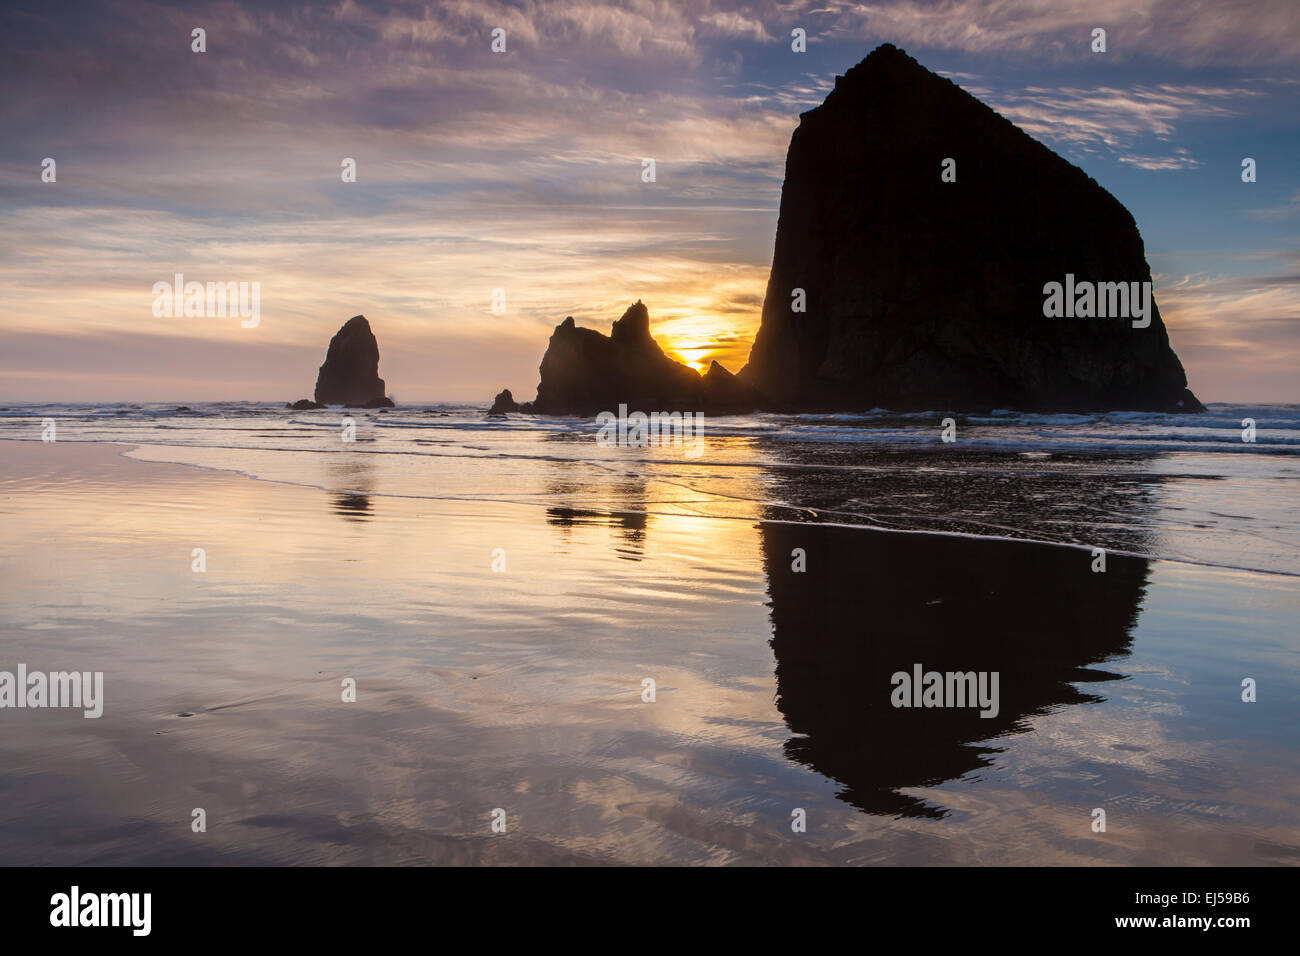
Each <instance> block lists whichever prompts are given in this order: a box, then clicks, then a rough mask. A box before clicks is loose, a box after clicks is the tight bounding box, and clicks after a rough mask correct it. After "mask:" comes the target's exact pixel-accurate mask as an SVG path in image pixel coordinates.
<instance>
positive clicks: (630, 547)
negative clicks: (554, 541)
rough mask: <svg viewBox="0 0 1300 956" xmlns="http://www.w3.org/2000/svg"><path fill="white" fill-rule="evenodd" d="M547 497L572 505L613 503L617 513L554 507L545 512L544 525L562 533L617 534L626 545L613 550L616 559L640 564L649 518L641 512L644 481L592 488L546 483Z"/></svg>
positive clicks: (562, 482)
mask: <svg viewBox="0 0 1300 956" xmlns="http://www.w3.org/2000/svg"><path fill="white" fill-rule="evenodd" d="M547 494H548V495H550V496H551V497H553V498H559V499H568V500H570V501H574V502H586V501H591V500H592V499H593V498H595V499H598V500H607V501H610V502H613V503H614V504H615V506H616V508H618V510H601V509H598V508H592V507H584V506H570V505H556V506H553V507H550V508H547V509H546V523H547V524H549V525H550V526H551V527H553V528H560V529H562V530H568V529H570V528H580V527H584V526H593V525H594V526H605V527H608V528H610V529H611V530H613V531H615V532H617V533H618V534H619V536H620V537H621V538H622V539H623V542H624V544H625V545H626V547H619V548H616V549H615V551H616V553H617V555H618V557H620V558H623V559H624V560H627V561H640V560H641V559H642V558H643V557H644V556H645V536H646V528H647V527H648V525H649V515H648V514H647V513H646V511H645V508H646V487H645V482H644V481H641V480H637V479H634V480H628V481H621V482H613V483H610V482H603V483H601V484H599V485H593V484H590V483H586V482H581V481H576V480H568V479H566V480H555V481H550V482H548V484H547Z"/></svg>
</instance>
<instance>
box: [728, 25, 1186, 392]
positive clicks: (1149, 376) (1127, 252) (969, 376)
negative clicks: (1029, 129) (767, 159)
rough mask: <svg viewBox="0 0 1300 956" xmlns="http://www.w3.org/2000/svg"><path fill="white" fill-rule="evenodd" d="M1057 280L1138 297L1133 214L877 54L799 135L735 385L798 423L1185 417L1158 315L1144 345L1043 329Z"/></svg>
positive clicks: (1071, 322)
mask: <svg viewBox="0 0 1300 956" xmlns="http://www.w3.org/2000/svg"><path fill="white" fill-rule="evenodd" d="M949 159H951V160H953V161H954V162H955V166H951V167H950V168H951V169H952V172H953V173H955V181H950V182H949V181H944V178H943V177H942V175H941V174H942V171H943V169H944V165H945V160H949ZM951 175H952V174H951V173H950V177H951ZM1067 275H1070V276H1073V281H1074V282H1075V283H1084V282H1089V283H1102V282H1106V283H1119V282H1125V283H1134V282H1136V283H1143V282H1149V281H1150V279H1151V269H1150V267H1149V266H1148V265H1147V262H1146V255H1145V251H1144V249H1143V245H1142V237H1141V236H1140V235H1139V233H1138V229H1137V225H1136V223H1135V222H1134V220H1133V217H1132V215H1131V214H1130V213H1129V212H1128V210H1127V209H1125V208H1124V206H1122V205H1121V204H1120V203H1119V201H1118V200H1117V199H1115V197H1114V196H1112V195H1111V194H1110V193H1108V192H1107V191H1106V190H1105V189H1103V188H1102V187H1101V186H1099V185H1098V184H1097V183H1096V182H1095V181H1094V180H1093V179H1091V178H1090V177H1089V176H1088V175H1087V174H1086V173H1084V172H1083V171H1082V170H1081V169H1079V168H1078V167H1076V166H1073V165H1071V164H1070V163H1069V162H1067V161H1066V160H1064V159H1062V158H1061V157H1060V156H1057V155H1056V154H1055V153H1053V152H1052V151H1051V150H1050V149H1048V148H1047V147H1046V146H1044V145H1042V144H1041V143H1039V142H1037V141H1036V140H1034V139H1032V138H1031V137H1030V136H1028V135H1027V134H1026V133H1024V132H1023V131H1022V130H1020V129H1019V128H1017V127H1016V126H1014V125H1013V124H1012V123H1011V122H1009V121H1008V120H1006V119H1004V118H1003V117H1001V116H999V115H998V114H997V113H995V112H993V110H991V109H989V108H988V107H987V106H985V105H984V104H983V103H981V102H980V101H979V100H977V99H975V97H973V96H971V95H970V94H968V93H966V92H965V91H964V90H962V89H961V88H960V87H958V86H956V85H955V84H954V83H952V82H951V81H949V80H946V79H944V78H942V77H940V76H936V75H935V74H933V73H931V72H930V71H929V70H927V69H925V68H924V67H922V66H921V65H920V64H918V63H917V62H916V61H915V60H913V59H912V58H911V57H909V56H907V54H905V53H904V52H903V51H901V50H899V49H897V48H896V47H894V46H892V45H890V44H885V45H883V46H881V47H879V48H878V49H876V50H875V51H873V52H872V53H871V54H870V55H869V56H868V57H867V58H866V59H864V60H863V61H862V62H861V63H859V64H858V65H857V66H855V67H853V68H852V69H851V70H849V71H848V73H847V74H845V75H844V76H842V77H837V78H836V84H835V88H834V89H833V90H832V91H831V93H830V94H829V95H828V96H827V97H826V101H825V102H824V103H823V104H822V105H821V106H819V107H816V108H815V109H812V110H810V111H808V112H807V113H804V114H803V115H802V116H801V118H800V123H799V127H798V128H797V129H796V130H795V132H794V136H793V138H792V139H791V141H790V150H789V153H788V155H787V158H786V173H785V185H784V188H783V189H782V193H781V211H780V219H779V221H778V225H777V232H776V249H775V254H774V256H773V261H772V272H771V276H770V278H769V280H768V285H767V296H766V299H765V301H764V303H763V317H762V325H761V327H760V329H759V332H758V335H757V338H756V340H755V342H754V347H753V350H752V352H751V354H750V359H749V364H748V365H747V366H746V367H745V368H744V369H743V370H742V371H741V373H740V376H739V377H740V379H741V380H742V381H744V382H746V383H748V384H749V385H751V386H753V387H755V388H757V389H759V390H760V391H762V392H763V393H764V394H765V395H767V396H768V397H769V398H770V399H771V400H772V404H773V405H774V406H775V407H777V408H786V409H793V410H799V411H819V410H826V411H830V410H851V409H868V408H872V407H877V406H879V407H886V408H891V409H900V410H923V409H945V410H954V411H961V410H978V409H989V408H1013V409H1021V410H1031V411H1032V410H1038V411H1101V410H1112V409H1133V410H1162V411H1200V410H1201V405H1200V403H1199V402H1198V401H1197V400H1196V398H1195V397H1194V396H1193V395H1192V393H1191V392H1190V391H1188V390H1187V379H1186V376H1185V374H1184V373H1183V367H1182V364H1181V363H1180V362H1179V361H1178V357H1177V356H1176V355H1175V354H1174V352H1173V349H1172V348H1170V345H1169V336H1168V334H1167V333H1166V331H1165V327H1164V323H1163V322H1162V321H1161V319H1160V314H1159V312H1158V311H1157V310H1156V308H1155V302H1154V298H1151V299H1150V300H1149V301H1150V325H1149V326H1148V327H1146V328H1134V327H1133V324H1132V322H1130V321H1129V320H1128V319H1126V318H1122V317H1120V318H1048V317H1046V316H1045V315H1044V300H1045V298H1046V296H1045V291H1044V287H1045V286H1046V285H1047V284H1048V283H1051V282H1057V283H1062V284H1063V285H1064V284H1065V283H1066V281H1067V280H1066V276H1067ZM796 289H802V290H803V297H804V300H805V301H804V305H805V311H795V310H794V308H793V307H794V306H795V305H797V304H798V302H797V300H796V296H797V293H796V292H795V291H794V290H796Z"/></svg>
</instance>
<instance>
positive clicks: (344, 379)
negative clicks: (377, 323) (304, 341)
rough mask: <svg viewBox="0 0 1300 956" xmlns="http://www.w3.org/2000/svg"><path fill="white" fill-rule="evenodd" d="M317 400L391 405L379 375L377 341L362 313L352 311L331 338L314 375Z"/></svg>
mask: <svg viewBox="0 0 1300 956" xmlns="http://www.w3.org/2000/svg"><path fill="white" fill-rule="evenodd" d="M316 401H317V402H318V403H319V404H321V405H347V406H350V407H353V408H392V407H393V402H392V400H391V399H389V398H388V397H387V396H385V394H384V380H383V379H382V378H380V377H379V343H378V342H376V341H375V335H374V333H373V332H371V331H370V323H369V322H367V321H366V317H365V316H364V315H354V316H353V317H352V318H350V319H348V320H347V322H345V323H343V328H341V329H339V330H338V332H336V333H335V335H334V338H332V339H330V346H329V351H328V352H326V353H325V364H324V365H322V366H321V367H320V374H319V375H317V377H316Z"/></svg>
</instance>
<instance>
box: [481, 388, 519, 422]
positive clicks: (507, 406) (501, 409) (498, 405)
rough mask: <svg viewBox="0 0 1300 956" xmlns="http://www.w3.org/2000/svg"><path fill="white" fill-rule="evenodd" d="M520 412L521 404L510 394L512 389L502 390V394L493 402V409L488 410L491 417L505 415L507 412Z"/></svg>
mask: <svg viewBox="0 0 1300 956" xmlns="http://www.w3.org/2000/svg"><path fill="white" fill-rule="evenodd" d="M517 411H519V403H518V402H516V401H515V397H514V396H513V395H511V394H510V389H508V388H507V389H502V391H501V393H500V394H499V395H497V397H496V398H495V399H493V400H492V407H491V408H490V409H488V414H489V415H504V414H505V413H506V412H517Z"/></svg>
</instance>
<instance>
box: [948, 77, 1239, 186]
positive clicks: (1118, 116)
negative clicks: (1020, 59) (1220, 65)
mask: <svg viewBox="0 0 1300 956" xmlns="http://www.w3.org/2000/svg"><path fill="white" fill-rule="evenodd" d="M969 92H971V93H972V94H974V95H976V96H978V97H980V98H981V99H983V100H984V101H985V102H987V103H988V104H989V105H990V106H992V107H994V109H996V110H997V111H998V112H999V113H1001V114H1002V115H1003V116H1005V117H1007V119H1009V120H1011V121H1012V122H1014V123H1015V124H1016V125H1018V126H1019V127H1020V128H1021V129H1023V130H1025V132H1027V133H1029V134H1030V135H1031V136H1034V137H1036V138H1038V139H1041V140H1044V141H1046V142H1049V143H1056V144H1060V145H1064V146H1072V147H1075V148H1078V149H1081V150H1084V151H1102V152H1105V153H1109V154H1112V155H1114V156H1115V157H1116V158H1117V159H1118V160H1119V161H1120V162H1123V163H1127V164H1129V165H1132V166H1136V167H1138V168H1141V169H1187V168H1192V167H1195V166H1198V165H1200V163H1199V161H1198V160H1197V159H1195V158H1194V157H1193V156H1191V154H1190V153H1189V152H1188V150H1187V149H1186V148H1184V147H1171V149H1170V152H1169V153H1168V154H1167V155H1165V156H1148V155H1142V154H1140V153H1136V152H1134V151H1133V147H1134V144H1135V143H1136V142H1138V141H1139V140H1150V139H1154V140H1156V141H1163V142H1168V141H1169V140H1170V139H1172V138H1173V136H1174V135H1175V134H1176V133H1177V127H1178V125H1179V124H1180V123H1184V122H1186V121H1189V120H1192V119H1206V118H1215V119H1228V118H1231V117H1233V116H1236V115H1238V110H1239V109H1240V104H1242V103H1244V102H1246V101H1249V100H1250V99H1251V98H1253V97H1256V96H1260V95H1261V94H1260V93H1259V92H1258V91H1257V90H1252V89H1247V88H1243V87H1214V86H1203V85H1196V84H1187V85H1178V84H1173V83H1163V84H1159V85H1141V84H1139V85H1135V86H1132V87H1128V88H1119V87H1109V86H1102V87H1097V88H1094V89H1087V88H1082V87H1073V86H1070V87H1057V88H1048V87H1039V86H1031V87H1026V88H1025V89H1023V90H1016V91H1007V90H991V89H979V88H971V89H969Z"/></svg>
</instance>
